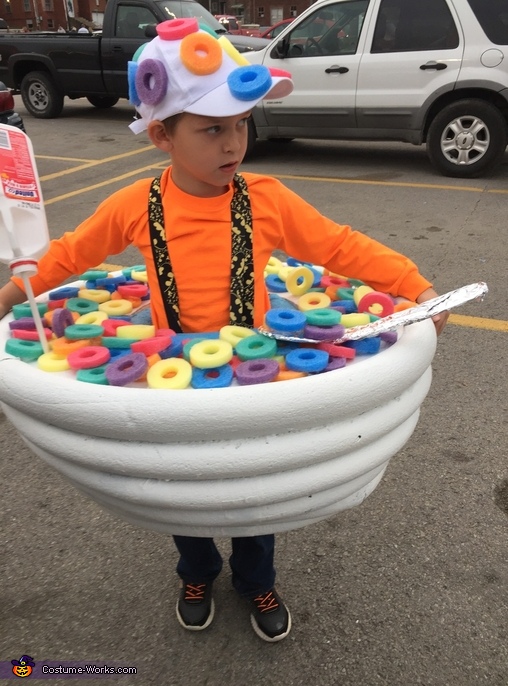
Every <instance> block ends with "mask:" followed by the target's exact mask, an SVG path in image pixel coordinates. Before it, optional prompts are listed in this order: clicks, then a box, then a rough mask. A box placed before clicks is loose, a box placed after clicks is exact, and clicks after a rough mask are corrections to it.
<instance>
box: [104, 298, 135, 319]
mask: <svg viewBox="0 0 508 686" xmlns="http://www.w3.org/2000/svg"><path fill="white" fill-rule="evenodd" d="M132 310H133V307H132V303H131V302H130V300H108V302H107V303H100V305H99V312H105V313H106V314H110V315H112V316H113V317H114V316H115V315H122V314H130V313H131V312H132Z"/></svg>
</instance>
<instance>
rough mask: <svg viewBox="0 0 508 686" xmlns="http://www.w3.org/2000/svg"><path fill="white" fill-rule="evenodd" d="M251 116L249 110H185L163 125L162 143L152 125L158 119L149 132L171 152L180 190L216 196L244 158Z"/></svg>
mask: <svg viewBox="0 0 508 686" xmlns="http://www.w3.org/2000/svg"><path fill="white" fill-rule="evenodd" d="M249 116H250V111H249V112H245V113H243V114H240V115H236V116H234V117H204V116H200V115H197V114H188V113H184V114H182V115H181V116H180V117H179V118H178V120H177V121H176V122H175V123H174V125H173V126H169V127H168V126H165V127H164V134H163V137H164V138H165V140H163V141H162V144H161V141H160V140H159V141H158V140H154V136H153V127H152V124H156V122H152V124H150V125H149V128H148V132H149V135H150V138H151V139H152V142H154V143H155V145H157V147H159V148H161V149H162V150H165V151H166V152H168V153H169V154H170V156H171V162H172V165H173V166H172V178H173V181H174V183H176V185H177V186H178V187H179V188H180V189H181V190H183V191H185V192H186V193H189V194H191V195H196V196H199V197H214V196H217V195H221V194H222V193H224V192H225V191H226V189H227V186H228V185H229V184H230V183H231V181H232V180H233V176H234V175H235V173H236V171H237V169H238V167H239V165H240V163H241V161H242V160H243V157H244V155H245V151H246V149H247V134H248V124H247V121H248V119H249ZM158 123H159V124H160V122H158ZM151 127H152V128H151ZM159 133H161V132H160V131H159Z"/></svg>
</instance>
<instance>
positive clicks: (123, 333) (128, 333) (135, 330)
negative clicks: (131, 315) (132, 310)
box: [116, 301, 155, 341]
mask: <svg viewBox="0 0 508 686" xmlns="http://www.w3.org/2000/svg"><path fill="white" fill-rule="evenodd" d="M117 302H118V301H117ZM116 336H117V338H132V339H136V340H137V341H142V340H144V339H145V338H153V337H154V336H155V326H153V325H152V324H126V325H125V326H119V327H118V329H117V330H116Z"/></svg>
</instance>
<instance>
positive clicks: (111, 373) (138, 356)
mask: <svg viewBox="0 0 508 686" xmlns="http://www.w3.org/2000/svg"><path fill="white" fill-rule="evenodd" d="M147 369H148V360H147V359H146V357H145V356H144V355H143V354H142V353H128V354H127V355H123V356H122V357H120V358H119V359H118V360H115V361H114V362H111V363H110V364H108V366H107V367H106V372H105V373H106V379H107V380H108V382H109V385H110V386H127V385H128V384H130V383H133V382H134V381H137V380H138V379H139V378H140V377H142V376H143V375H144V374H145V373H146V371H147Z"/></svg>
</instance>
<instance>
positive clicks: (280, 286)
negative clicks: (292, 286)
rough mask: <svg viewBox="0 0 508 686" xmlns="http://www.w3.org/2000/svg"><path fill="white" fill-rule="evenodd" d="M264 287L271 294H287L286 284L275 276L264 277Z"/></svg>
mask: <svg viewBox="0 0 508 686" xmlns="http://www.w3.org/2000/svg"><path fill="white" fill-rule="evenodd" d="M265 285H266V287H267V289H268V290H269V291H271V292H272V293H287V292H288V289H287V288H286V283H285V282H284V281H283V280H282V279H281V278H280V277H279V276H277V274H268V276H266V277H265Z"/></svg>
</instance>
